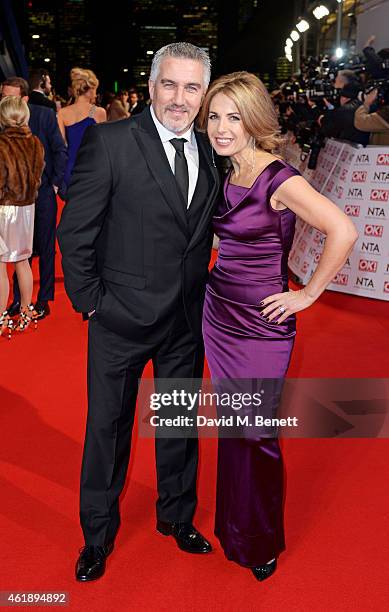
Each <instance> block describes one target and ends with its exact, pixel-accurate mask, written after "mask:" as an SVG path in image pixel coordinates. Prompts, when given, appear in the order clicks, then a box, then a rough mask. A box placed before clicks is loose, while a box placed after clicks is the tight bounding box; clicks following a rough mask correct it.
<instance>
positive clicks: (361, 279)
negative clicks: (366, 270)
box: [355, 276, 374, 289]
mask: <svg viewBox="0 0 389 612" xmlns="http://www.w3.org/2000/svg"><path fill="white" fill-rule="evenodd" d="M355 285H356V286H357V287H364V288H365V289H374V283H373V281H372V279H371V278H367V277H366V276H357V280H356V283H355Z"/></svg>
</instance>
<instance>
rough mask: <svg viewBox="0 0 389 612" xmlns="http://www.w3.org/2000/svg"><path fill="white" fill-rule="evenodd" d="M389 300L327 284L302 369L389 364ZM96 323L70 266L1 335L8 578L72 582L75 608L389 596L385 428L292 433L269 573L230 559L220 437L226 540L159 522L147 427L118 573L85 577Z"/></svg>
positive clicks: (274, 603) (346, 605) (355, 371)
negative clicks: (85, 484) (380, 434)
mask: <svg viewBox="0 0 389 612" xmlns="http://www.w3.org/2000/svg"><path fill="white" fill-rule="evenodd" d="M58 269H59V266H58ZM388 310H389V305H388V304H387V303H383V302H378V301H374V300H369V299H364V298H356V297H350V296H345V295H341V294H335V293H329V292H328V293H326V294H325V295H324V296H323V297H322V298H321V299H320V302H319V303H317V304H316V305H315V306H314V307H313V308H311V309H310V310H309V311H305V312H303V313H301V314H300V316H299V335H298V338H297V342H296V347H295V352H294V357H293V362H292V365H291V368H290V376H300V377H304V376H306V377H312V376H319V377H341V376H347V377H385V376H386V377H387V376H388V372H389V352H388V350H387V347H388V346H389V330H388V326H389V324H388ZM86 332H87V326H86V324H83V323H82V322H81V320H80V317H78V316H75V315H74V313H73V310H72V308H71V306H70V304H69V302H68V300H67V298H66V296H65V293H64V288H63V283H62V281H61V280H59V281H58V283H57V293H56V301H55V303H54V305H53V307H52V315H51V316H50V317H48V318H47V319H46V320H44V321H42V322H41V324H40V325H39V329H38V331H37V332H34V331H33V330H27V332H26V333H25V334H20V335H18V336H16V334H15V337H14V338H13V339H12V341H11V342H8V341H7V340H6V339H5V338H0V341H1V342H0V355H1V361H0V363H1V387H0V406H1V412H0V419H1V421H0V425H1V433H2V443H1V447H0V448H1V465H0V479H1V481H2V482H1V485H2V486H1V491H2V493H1V505H0V541H1V560H2V563H1V574H0V576H1V577H0V590H3V591H5V590H7V591H12V590H15V591H28V590H30V591H31V590H33V591H61V592H62V591H67V592H69V594H70V608H71V609H72V610H82V611H89V610H91V611H92V610H93V611H105V610H106V611H108V610H120V611H125V610H132V609H135V610H137V609H142V610H168V609H169V610H170V609H172V608H174V609H177V610H231V611H236V610H243V609H245V610H280V609H282V610H287V611H292V610H293V611H294V610H295V611H298V612H302V611H307V612H308V611H309V612H311V611H312V610H323V611H328V610H350V611H351V610H352V611H354V610H355V609H356V608H357V609H361V610H374V611H378V610H383V609H387V606H388V602H389V581H388V558H389V488H388V485H387V474H388V461H389V441H388V440H384V439H380V440H284V441H283V448H284V457H285V462H286V468H287V501H286V537H287V551H286V552H285V553H284V554H283V555H282V556H281V558H280V562H279V569H278V571H277V572H276V574H275V575H274V576H273V577H272V578H271V579H270V580H268V581H266V582H264V583H257V582H256V581H255V579H254V577H253V576H252V575H251V573H250V572H249V571H248V570H246V569H243V568H240V567H239V566H237V565H235V564H233V563H231V562H228V561H227V560H226V559H225V558H224V555H223V553H222V551H221V549H220V546H219V545H218V543H217V541H216V539H215V538H214V536H213V512H214V497H215V496H214V490H215V468H216V443H215V441H214V440H202V441H201V465H200V473H199V507H198V511H197V514H196V521H195V523H196V526H197V527H198V528H199V529H200V530H201V531H202V532H204V534H205V535H206V536H208V537H209V538H210V539H211V541H212V542H213V544H214V552H213V553H212V554H211V555H207V556H205V557H201V556H200V557H197V556H190V555H187V554H185V553H182V552H180V551H179V550H178V549H177V547H176V545H175V543H174V541H173V540H172V538H163V536H160V535H158V534H157V533H156V532H155V528H154V526H155V512H154V503H155V496H156V493H155V470H154V452H153V442H152V441H151V440H145V439H138V440H137V441H136V442H135V445H134V452H133V455H132V463H131V468H130V472H129V479H128V484H127V488H126V491H125V495H124V496H123V498H122V505H121V511H122V527H121V530H120V533H119V537H118V538H117V544H116V548H115V551H114V552H113V554H112V556H111V557H110V558H109V560H108V567H107V573H106V575H105V576H104V577H103V578H102V579H101V580H100V581H97V582H95V583H90V584H78V583H76V582H75V580H74V578H73V572H74V562H75V560H76V557H77V553H78V549H79V547H81V546H82V545H83V541H82V535H81V530H80V527H79V523H78V487H79V470H80V462H81V453H82V442H83V435H84V426H85V417H86V393H85V392H86V388H85V365H86ZM149 373H150V372H149Z"/></svg>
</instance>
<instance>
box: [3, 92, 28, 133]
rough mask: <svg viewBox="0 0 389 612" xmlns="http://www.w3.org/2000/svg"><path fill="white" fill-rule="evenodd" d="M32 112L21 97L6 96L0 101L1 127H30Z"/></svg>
mask: <svg viewBox="0 0 389 612" xmlns="http://www.w3.org/2000/svg"><path fill="white" fill-rule="evenodd" d="M29 119H30V110H29V108H28V106H27V104H26V102H25V101H24V100H22V98H21V97H20V96H6V97H5V98H3V99H2V100H1V101H0V127H2V128H7V127H23V126H25V125H28V121H29Z"/></svg>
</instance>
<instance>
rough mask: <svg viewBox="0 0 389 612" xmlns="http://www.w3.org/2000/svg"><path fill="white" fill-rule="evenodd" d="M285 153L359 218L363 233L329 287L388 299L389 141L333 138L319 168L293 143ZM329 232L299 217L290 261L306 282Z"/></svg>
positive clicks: (309, 178) (320, 188) (354, 218)
mask: <svg viewBox="0 0 389 612" xmlns="http://www.w3.org/2000/svg"><path fill="white" fill-rule="evenodd" d="M286 159H287V161H288V162H289V163H291V164H292V165H293V166H295V167H296V168H297V169H298V170H299V171H300V172H301V174H302V175H303V176H304V178H306V179H307V181H309V182H310V183H311V185H312V186H313V187H315V189H317V190H318V191H319V192H320V193H322V194H323V195H325V196H326V197H327V198H329V199H330V200H332V202H334V203H335V204H336V205H337V206H339V208H340V209H341V210H343V211H344V212H345V213H346V215H348V216H349V217H350V218H351V219H352V221H353V223H354V224H355V226H356V228H357V230H358V233H359V239H358V242H357V243H356V245H355V247H354V250H353V252H352V253H351V255H350V257H349V258H348V260H347V261H346V263H345V265H344V267H343V268H342V270H340V272H339V273H338V274H337V275H336V277H335V278H334V279H333V281H332V283H331V284H330V285H329V286H328V289H331V290H333V291H341V292H343V293H351V294H354V295H362V296H366V297H370V298H376V299H380V300H387V301H389V147H374V146H371V147H365V148H357V147H354V146H352V145H350V144H346V143H344V142H338V141H336V140H328V141H327V143H326V145H325V147H324V148H323V149H322V150H321V152H320V154H319V160H318V164H317V167H316V169H315V170H309V169H308V167H307V161H308V160H307V159H305V160H304V161H302V160H301V149H300V147H299V146H298V145H296V144H290V145H289V146H288V149H287V154H286ZM324 242H325V236H324V235H323V234H322V233H321V232H319V231H318V230H317V229H315V228H313V227H312V226H310V225H308V224H307V223H304V222H303V221H301V219H298V220H297V224H296V234H295V240H294V243H293V248H292V251H291V253H290V258H289V267H290V269H291V270H292V272H293V273H294V274H295V275H296V276H297V277H298V278H299V280H300V281H301V283H302V284H306V283H307V282H308V281H309V279H310V278H311V276H312V274H313V273H314V271H315V269H316V266H317V264H318V262H319V261H320V257H321V253H322V251H323V247H324Z"/></svg>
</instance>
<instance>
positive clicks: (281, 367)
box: [200, 72, 357, 580]
mask: <svg viewBox="0 0 389 612" xmlns="http://www.w3.org/2000/svg"><path fill="white" fill-rule="evenodd" d="M200 124H201V125H202V126H203V127H204V128H205V127H206V128H207V131H208V136H209V138H210V141H211V145H212V146H213V148H214V149H215V151H216V152H217V153H218V154H219V155H222V156H228V157H229V158H230V160H231V162H232V167H231V170H230V171H229V172H228V174H227V176H226V179H225V183H224V191H223V195H222V197H221V198H220V201H219V203H218V208H217V210H216V214H215V216H214V219H213V223H214V230H215V233H216V234H217V236H218V237H219V239H220V244H219V253H218V259H217V262H216V264H215V266H214V268H213V269H212V271H211V274H210V279H209V282H208V285H207V291H206V298H205V305H204V315H203V333H204V342H205V350H206V355H207V360H208V364H209V368H210V372H211V377H212V379H213V380H215V379H219V381H220V379H223V380H224V381H230V382H229V385H230V389H231V385H232V381H234V382H233V384H234V385H235V384H236V385H237V388H239V387H240V386H241V385H242V383H243V382H244V381H246V382H247V380H248V379H250V381H251V383H253V384H254V386H255V385H256V384H257V383H258V381H260V380H263V379H271V380H273V381H282V380H283V378H284V377H285V375H286V372H287V369H288V365H289V361H290V357H291V352H292V349H293V342H294V337H295V333H296V327H295V313H296V312H298V311H300V310H303V309H304V308H307V307H309V306H311V304H312V303H313V302H314V301H315V300H316V299H317V298H318V297H319V295H320V294H321V293H322V291H324V289H325V287H326V285H327V284H328V283H329V282H330V281H331V279H332V278H333V277H334V276H335V274H336V273H337V271H338V270H339V269H340V268H341V267H342V265H343V264H344V262H345V261H346V259H347V256H348V254H349V253H350V251H351V249H352V247H353V244H354V242H355V241H356V239H357V233H356V230H355V228H354V225H353V224H352V222H351V221H350V220H349V218H348V217H347V216H346V215H345V214H344V213H343V212H341V211H340V210H339V209H338V208H337V207H336V206H335V205H334V204H333V203H332V202H330V200H328V199H327V198H325V197H324V196H322V195H320V194H319V193H318V192H316V191H315V190H314V189H313V188H312V187H311V186H310V185H309V184H308V183H307V182H306V181H305V180H304V179H303V178H302V177H301V176H300V174H299V172H298V171H297V170H295V168H293V167H292V166H290V165H289V164H287V163H286V162H285V161H283V160H282V158H281V157H280V155H279V148H280V145H281V142H282V141H281V136H280V134H279V128H278V122H277V116H276V113H275V110H274V107H273V104H272V102H271V99H270V96H269V94H268V92H267V90H266V88H265V87H264V85H263V84H262V83H261V81H260V80H259V79H258V78H257V77H256V76H254V75H252V74H249V73H247V72H237V73H233V74H229V75H226V76H224V77H221V78H219V79H218V80H216V81H215V82H214V83H213V84H212V85H211V87H210V89H209V90H208V93H207V95H206V98H205V100H204V104H203V108H202V111H201V116H200ZM296 215H298V216H300V217H301V218H302V219H303V220H305V221H307V222H308V223H309V224H311V225H313V226H315V227H317V228H318V229H319V230H321V231H322V232H324V233H325V234H326V236H327V239H326V244H325V249H324V252H323V254H322V257H321V261H320V264H319V266H318V267H317V270H316V272H315V273H314V275H313V276H312V278H311V280H310V281H309V283H308V284H307V286H306V287H305V288H304V289H301V290H300V291H292V290H290V289H289V288H288V269H287V262H288V254H289V251H290V248H291V246H292V242H293V236H294V226H295V219H296ZM235 381H236V383H235ZM232 390H233V389H232ZM279 395H280V386H279V385H277V384H276V386H275V390H274V393H273V396H272V397H271V398H270V400H271V401H273V404H274V403H275V400H277V401H278V400H279ZM273 407H274V406H273ZM215 534H216V536H217V537H218V538H219V540H220V542H221V545H222V547H223V549H224V552H225V555H226V557H227V558H228V559H230V560H233V561H236V562H237V563H239V564H240V565H242V566H244V567H248V568H250V569H251V570H252V572H253V573H254V575H255V577H256V578H257V579H258V580H264V579H265V578H267V577H268V576H270V575H271V574H272V573H273V572H274V571H275V569H276V564H277V557H278V556H279V554H280V553H281V552H282V551H283V550H284V549H285V541H284V527H283V463H282V455H281V452H280V447H279V443H278V440H277V438H271V437H261V436H260V435H259V436H258V435H257V436H256V435H255V434H244V435H243V436H241V437H235V438H222V437H220V438H219V447H218V473H217V501H216V525H215Z"/></svg>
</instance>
